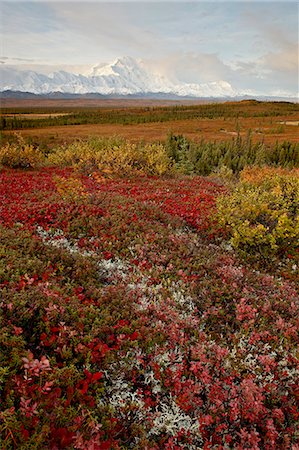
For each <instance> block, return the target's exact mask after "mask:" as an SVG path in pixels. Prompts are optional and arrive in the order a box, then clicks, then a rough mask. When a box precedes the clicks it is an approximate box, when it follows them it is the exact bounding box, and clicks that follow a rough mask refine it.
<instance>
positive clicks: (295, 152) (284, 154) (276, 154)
mask: <svg viewBox="0 0 299 450" xmlns="http://www.w3.org/2000/svg"><path fill="white" fill-rule="evenodd" d="M166 151H167V153H168V156H169V157H170V158H171V159H172V160H173V161H174V162H175V166H176V169H177V170H178V171H179V172H181V173H184V174H187V175H190V174H198V175H209V174H210V173H211V172H213V171H216V172H218V171H221V170H222V171H223V168H224V167H225V168H226V169H228V170H229V171H231V172H232V173H239V172H240V171H241V170H242V169H244V167H246V166H253V165H254V166H259V167H262V166H264V165H268V166H274V167H278V166H280V167H288V168H294V167H299V144H295V143H291V142H287V141H285V142H282V143H278V142H276V143H275V144H274V145H266V144H264V143H263V142H256V143H254V142H252V139H251V136H250V132H248V135H247V137H246V139H244V138H243V139H242V137H241V136H240V134H238V136H237V137H236V138H235V139H232V140H231V141H224V142H206V141H204V140H202V141H201V142H199V143H197V142H194V141H191V140H189V139H187V138H186V137H185V136H182V135H179V136H175V135H173V134H171V135H169V136H168V139H167V142H166Z"/></svg>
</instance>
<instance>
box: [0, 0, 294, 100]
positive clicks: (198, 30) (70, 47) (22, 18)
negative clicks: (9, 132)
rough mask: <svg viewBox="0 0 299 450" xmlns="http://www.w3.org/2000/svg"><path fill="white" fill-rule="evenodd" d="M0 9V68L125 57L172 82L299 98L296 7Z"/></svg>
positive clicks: (69, 5)
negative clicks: (228, 86) (225, 83)
mask: <svg viewBox="0 0 299 450" xmlns="http://www.w3.org/2000/svg"><path fill="white" fill-rule="evenodd" d="M0 8H1V21H2V24H1V29H2V36H1V51H0V53H1V55H0V56H1V61H2V64H18V65H19V64H27V66H26V68H27V67H28V65H29V67H30V66H31V65H32V64H34V65H36V64H40V65H41V66H40V67H39V68H40V70H44V68H43V67H42V66H43V65H45V64H47V65H55V66H57V67H58V68H59V67H61V66H65V68H66V69H67V70H69V69H70V67H69V66H76V67H74V68H73V70H74V71H77V72H84V70H86V68H87V66H93V65H96V64H98V63H101V62H111V61H113V60H114V59H115V58H117V57H121V56H125V55H128V56H132V57H133V58H137V59H142V60H145V61H147V62H148V63H149V64H151V65H152V66H153V67H155V68H156V69H158V70H159V71H161V72H163V73H164V74H165V75H167V76H168V77H170V78H173V79H174V80H179V81H185V82H192V83H203V82H210V81H219V80H225V81H228V82H229V83H230V84H231V85H232V86H233V88H235V89H248V90H253V91H257V92H261V93H269V92H277V93H286V92H288V93H290V94H292V95H295V96H296V95H298V4H297V2H271V1H267V2H256V1H251V2H241V1H239V2H236V1H234V2H220V1H218V2H204V1H197V2H186V1H177V2H171V1H166V2H152V1H151V2H145V1H138V2H137V1H131V2H102V1H98V2H93V3H91V2H86V1H76V2H72V1H64V2H58V1H35V2H27V1H21V2H18V1H14V0H11V1H4V2H3V1H1V4H0ZM24 67H25V66H24ZM34 67H36V66H34Z"/></svg>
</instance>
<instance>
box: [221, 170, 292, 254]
mask: <svg viewBox="0 0 299 450" xmlns="http://www.w3.org/2000/svg"><path fill="white" fill-rule="evenodd" d="M217 208H218V218H219V222H220V224H221V225H222V226H223V227H224V228H226V229H227V230H228V231H229V233H230V235H231V243H232V245H233V246H234V247H235V248H237V249H240V250H242V251H245V252H246V253H260V254H261V255H262V256H264V257H269V256H271V255H275V254H284V253H285V252H289V251H292V250H293V249H294V248H295V247H296V246H297V245H298V241H299V217H298V210H299V177H298V170H292V171H288V170H286V169H284V170H282V169H274V168H268V167H267V168H262V169H257V168H247V169H245V170H244V171H243V172H241V176H240V183H239V184H238V185H237V187H236V189H235V190H234V191H233V192H232V193H231V194H230V195H226V196H221V197H220V198H219V199H218V201H217Z"/></svg>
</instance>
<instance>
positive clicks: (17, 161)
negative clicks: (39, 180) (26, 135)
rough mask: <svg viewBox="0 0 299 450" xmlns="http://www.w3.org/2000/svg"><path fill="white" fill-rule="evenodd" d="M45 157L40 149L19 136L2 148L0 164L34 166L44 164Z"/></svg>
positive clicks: (16, 166)
mask: <svg viewBox="0 0 299 450" xmlns="http://www.w3.org/2000/svg"><path fill="white" fill-rule="evenodd" d="M44 162H45V157H44V155H43V154H42V152H40V151H39V150H38V149H36V148H34V147H33V146H32V145H30V144H27V143H26V142H25V140H24V139H23V138H22V137H21V136H18V137H17V141H16V142H13V143H7V144H5V145H4V146H2V147H1V148H0V166H1V165H3V166H5V167H11V168H15V169H17V168H20V169H27V168H34V167H38V166H40V165H42V164H43V163H44Z"/></svg>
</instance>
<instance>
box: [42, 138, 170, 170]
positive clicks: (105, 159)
mask: <svg viewBox="0 0 299 450" xmlns="http://www.w3.org/2000/svg"><path fill="white" fill-rule="evenodd" d="M48 161H49V163H51V164H54V165H57V166H60V167H66V166H72V167H74V168H75V169H77V170H80V171H82V172H84V173H91V172H94V171H95V170H97V169H99V170H100V171H102V172H103V173H106V172H108V173H110V174H111V173H114V174H117V175H129V174H132V173H134V174H136V173H146V174H150V175H163V174H165V173H167V172H169V171H170V169H171V167H172V161H171V158H170V157H169V156H168V155H167V152H166V150H165V147H164V146H163V145H161V144H147V145H141V144H134V143H130V142H126V141H125V140H123V139H120V138H111V139H96V138H93V139H90V140H88V141H77V142H74V143H72V144H70V145H68V146H66V147H60V148H58V149H57V150H56V151H54V152H53V153H52V154H50V155H49V158H48Z"/></svg>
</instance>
